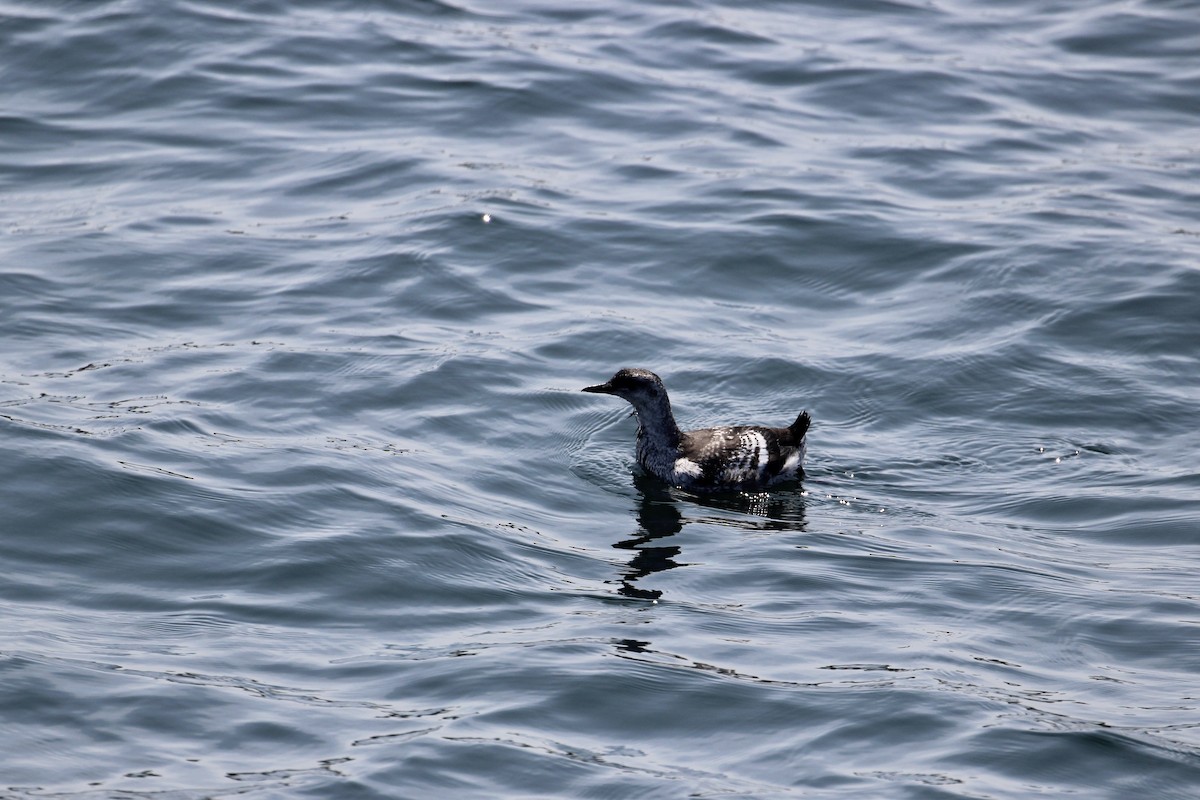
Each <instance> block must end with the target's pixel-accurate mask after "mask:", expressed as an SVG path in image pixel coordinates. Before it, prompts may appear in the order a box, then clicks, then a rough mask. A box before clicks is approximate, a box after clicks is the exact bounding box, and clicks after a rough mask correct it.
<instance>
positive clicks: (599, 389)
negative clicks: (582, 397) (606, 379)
mask: <svg viewBox="0 0 1200 800" xmlns="http://www.w3.org/2000/svg"><path fill="white" fill-rule="evenodd" d="M579 391H581V392H591V393H592V394H612V393H613V389H612V384H611V383H601V384H597V385H596V386H585V387H583V388H582V389H580V390H579Z"/></svg>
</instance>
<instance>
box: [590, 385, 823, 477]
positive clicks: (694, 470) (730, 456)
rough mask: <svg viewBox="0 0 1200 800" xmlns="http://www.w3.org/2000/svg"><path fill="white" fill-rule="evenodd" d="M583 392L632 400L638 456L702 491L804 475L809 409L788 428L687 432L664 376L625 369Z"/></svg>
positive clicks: (652, 469) (649, 468) (662, 472)
mask: <svg viewBox="0 0 1200 800" xmlns="http://www.w3.org/2000/svg"><path fill="white" fill-rule="evenodd" d="M583 391H585V392H596V393H599V394H611V395H616V396H617V397H621V398H624V399H625V400H628V401H629V402H630V403H631V404H632V405H633V408H634V410H635V411H636V413H637V418H638V432H637V460H638V463H639V464H641V465H642V468H643V469H645V470H646V471H647V472H649V473H651V474H652V475H656V476H658V477H659V478H661V479H662V480H664V481H667V482H668V483H671V484H673V485H675V486H679V487H682V488H684V489H689V490H691V491H696V492H719V491H757V490H760V489H765V488H767V487H769V486H773V485H775V484H778V483H782V482H784V481H788V480H795V479H797V478H801V477H803V475H804V470H803V468H802V467H801V461H803V460H804V451H805V448H806V446H807V441H806V439H805V434H806V433H807V432H808V426H809V424H810V422H811V419H810V417H809V416H808V412H807V411H803V412H801V413H800V416H798V417H796V421H795V422H793V423H792V424H791V425H789V426H788V427H786V428H767V427H764V426H761V425H739V426H736V427H723V428H703V429H701V430H695V431H681V430H679V426H678V425H676V424H675V415H674V414H673V413H672V411H671V400H670V398H669V397H667V390H666V387H664V386H663V382H662V380H660V379H659V377H658V376H657V375H655V374H654V373H653V372H650V371H649V370H644V369H622V370H619V371H618V372H617V374H616V375H613V376H612V378H611V379H609V381H608V382H607V383H602V384H600V385H598V386H588V387H587V388H585V389H584V390H583Z"/></svg>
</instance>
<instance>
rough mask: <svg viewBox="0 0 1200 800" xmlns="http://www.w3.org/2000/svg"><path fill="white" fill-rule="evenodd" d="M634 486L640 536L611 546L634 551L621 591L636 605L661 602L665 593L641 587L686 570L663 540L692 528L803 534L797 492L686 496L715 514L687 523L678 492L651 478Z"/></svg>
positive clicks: (801, 498) (800, 496)
mask: <svg viewBox="0 0 1200 800" xmlns="http://www.w3.org/2000/svg"><path fill="white" fill-rule="evenodd" d="M633 483H634V488H636V489H637V490H638V511H637V521H638V531H637V533H636V534H635V535H634V536H632V537H631V538H629V539H624V540H622V541H619V542H616V543H614V544H613V547H615V548H617V549H618V550H631V551H633V557H632V558H630V559H629V564H628V566H627V568H626V570H625V572H624V574H623V575H622V577H621V588H620V589H619V590H618V591H619V592H620V593H621V594H622V595H624V596H625V597H630V598H633V599H636V600H658V599H659V598H660V597H662V594H663V593H662V591H661V590H659V589H648V588H644V587H642V586H640V585H638V582H639V581H641V580H642V579H643V578H645V577H647V576H649V575H652V574H654V573H655V572H664V571H666V570H669V569H674V568H675V567H679V566H685V565H684V564H681V563H680V562H678V561H676V560H675V559H676V558H677V557H678V556H679V554H680V552H682V548H681V547H680V546H678V545H673V544H666V543H665V542H663V541H661V540H663V539H668V538H669V537H671V536H674V535H675V534H677V533H679V532H680V531H681V530H683V526H684V525H685V524H686V523H688V522H707V523H710V524H718V525H726V526H729V527H736V528H742V529H749V530H759V531H803V530H805V525H806V523H805V519H804V494H803V492H801V491H799V488H797V489H796V490H794V491H788V492H781V493H777V494H766V493H761V494H737V495H728V496H716V495H713V496H708V495H700V496H697V495H691V494H688V495H686V497H687V498H688V501H690V502H691V503H694V504H696V505H697V506H699V507H700V508H707V509H711V510H712V511H713V513H712V514H701V515H698V516H695V517H693V518H691V519H687V518H685V517H684V516H683V513H682V512H681V511H680V505H679V501H678V500H677V499H676V497H675V495H674V494H673V491H675V490H673V489H671V488H670V487H668V486H667V485H665V484H663V483H662V482H661V481H659V480H658V479H656V478H654V477H652V476H649V475H635V476H634V479H633ZM730 512H733V513H732V514H731V513H730Z"/></svg>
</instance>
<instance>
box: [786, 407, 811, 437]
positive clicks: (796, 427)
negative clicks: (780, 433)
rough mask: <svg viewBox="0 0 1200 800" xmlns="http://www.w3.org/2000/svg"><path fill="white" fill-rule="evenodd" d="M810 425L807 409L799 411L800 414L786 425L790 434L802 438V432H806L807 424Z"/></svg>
mask: <svg viewBox="0 0 1200 800" xmlns="http://www.w3.org/2000/svg"><path fill="white" fill-rule="evenodd" d="M809 425H812V417H810V416H809V414H808V412H807V411H801V412H800V416H798V417H796V421H795V422H793V423H792V424H791V425H788V430H789V431H791V432H792V436H795V437H796V439H803V438H804V434H806V433H808V426H809Z"/></svg>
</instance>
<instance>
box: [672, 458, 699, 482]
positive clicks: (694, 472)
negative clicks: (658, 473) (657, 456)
mask: <svg viewBox="0 0 1200 800" xmlns="http://www.w3.org/2000/svg"><path fill="white" fill-rule="evenodd" d="M674 469H675V474H676V475H687V476H688V477H689V478H699V477H700V476H701V475H703V474H704V470H702V469H700V465H699V464H697V463H696V462H695V461H692V460H691V459H690V458H677V459H675V464H674ZM676 480H678V478H677V479H676Z"/></svg>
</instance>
